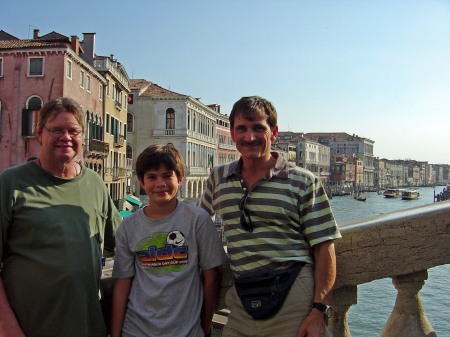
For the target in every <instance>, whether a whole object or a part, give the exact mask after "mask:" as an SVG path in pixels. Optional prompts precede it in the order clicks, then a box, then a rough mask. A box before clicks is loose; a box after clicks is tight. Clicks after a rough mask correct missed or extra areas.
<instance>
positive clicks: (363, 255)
mask: <svg viewBox="0 0 450 337" xmlns="http://www.w3.org/2000/svg"><path fill="white" fill-rule="evenodd" d="M339 229H340V231H341V234H342V239H339V240H336V241H335V247H336V260H337V278H336V283H335V287H334V290H333V298H332V303H331V305H332V307H333V316H332V317H331V319H330V321H329V327H330V329H331V330H332V332H333V336H334V337H351V333H350V330H349V328H348V320H347V317H348V316H347V315H348V311H349V309H350V307H351V306H352V305H354V304H356V303H357V296H358V288H357V287H358V285H359V284H364V283H367V282H371V281H373V280H377V279H382V278H388V277H389V278H392V281H393V283H394V285H395V287H396V289H397V291H398V294H397V299H396V303H395V306H394V308H393V310H392V313H391V316H390V317H389V320H388V322H387V323H386V325H385V326H384V328H383V330H382V332H381V335H380V337H387V336H399V337H400V336H408V337H419V336H421V337H433V336H436V334H435V332H434V330H433V327H432V326H431V324H430V322H429V321H428V319H427V317H426V315H425V311H424V309H423V306H422V302H421V299H420V294H419V292H420V290H421V289H422V287H423V285H424V284H425V281H426V280H427V278H428V272H427V269H429V268H432V267H436V266H440V265H444V264H448V263H450V244H449V242H450V201H444V202H440V203H435V204H430V205H426V206H421V207H416V208H411V209H407V210H403V211H397V212H392V213H386V214H382V215H377V216H372V217H368V218H362V219H357V220H353V221H348V222H343V223H340V224H339ZM219 270H220V289H219V298H218V301H217V306H216V312H217V313H219V314H221V313H224V311H223V310H222V309H224V308H226V305H225V301H224V298H225V294H226V292H227V291H228V289H229V288H230V287H232V286H233V282H234V281H233V275H232V273H231V270H230V267H229V264H228V263H227V264H224V265H222V266H221V267H220V269H219ZM103 283H104V285H105V288H106V289H107V290H108V288H110V287H111V285H112V280H111V279H110V278H108V277H105V278H104V279H103ZM106 300H108V298H107V299H106ZM442 305H446V304H440V305H439V306H440V307H442ZM221 310H222V311H221ZM108 312H109V311H108ZM220 317H221V318H220ZM106 319H107V317H106ZM215 320H216V321H217V322H221V323H220V324H224V323H225V322H226V317H224V316H222V315H220V316H218V315H215Z"/></svg>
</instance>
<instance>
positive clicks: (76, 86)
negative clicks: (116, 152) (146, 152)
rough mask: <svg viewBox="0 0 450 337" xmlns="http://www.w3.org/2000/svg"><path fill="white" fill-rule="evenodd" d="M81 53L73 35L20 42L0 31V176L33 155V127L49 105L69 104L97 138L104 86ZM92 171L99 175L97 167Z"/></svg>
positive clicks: (36, 146)
mask: <svg viewBox="0 0 450 337" xmlns="http://www.w3.org/2000/svg"><path fill="white" fill-rule="evenodd" d="M83 52H84V51H83V48H82V47H81V45H80V41H79V38H78V37H77V36H76V35H73V36H71V37H67V36H64V35H61V34H59V33H56V32H51V33H49V34H46V35H43V36H39V30H38V29H35V30H34V32H33V38H32V39H27V40H21V39H19V38H17V37H14V36H12V35H10V34H8V33H6V32H4V31H0V117H1V119H0V157H1V158H2V160H1V161H0V171H2V170H4V169H5V168H8V167H11V166H15V165H18V164H21V163H24V162H25V161H26V159H27V158H28V157H31V156H38V155H39V153H40V148H41V145H40V144H39V142H38V140H37V138H36V132H35V131H36V124H37V122H38V116H39V110H40V109H41V107H42V106H43V105H44V104H45V103H47V102H48V101H49V100H51V99H54V98H57V97H63V96H67V97H71V98H73V99H75V100H76V101H77V102H78V103H79V104H80V105H81V107H82V109H83V110H84V112H85V113H86V116H90V118H91V120H93V121H95V123H93V124H95V127H94V126H93V127H92V129H95V131H94V132H100V131H98V130H99V129H100V128H101V125H102V123H103V118H102V116H103V115H102V112H103V106H102V88H103V86H104V85H106V80H105V79H104V77H103V76H102V75H101V74H100V73H99V72H98V71H96V70H95V69H94V68H93V67H92V66H91V65H90V64H89V63H87V62H86V61H84V60H83V58H82V57H81V55H82V54H83ZM100 133H101V132H100ZM96 134H97V133H96ZM86 135H90V133H89V132H87V133H86ZM88 141H89V140H88V139H84V143H86V142H88ZM82 159H83V158H80V160H82ZM92 168H93V169H95V170H96V171H97V172H98V173H99V174H101V172H102V164H101V162H98V164H96V165H93V166H92Z"/></svg>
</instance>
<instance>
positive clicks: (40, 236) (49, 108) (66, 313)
mask: <svg viewBox="0 0 450 337" xmlns="http://www.w3.org/2000/svg"><path fill="white" fill-rule="evenodd" d="M83 121H84V116H83V113H82V111H81V108H80V107H79V105H78V104H77V103H76V102H75V101H74V100H72V99H70V98H57V99H54V100H52V101H49V102H48V103H47V104H45V105H44V107H43V108H42V109H41V111H40V116H39V123H38V127H37V137H38V140H39V142H40V143H41V144H42V148H41V152H40V156H39V157H38V158H37V159H35V160H34V161H30V162H27V163H25V164H22V165H19V166H17V167H13V168H9V169H7V170H4V171H3V172H2V173H1V174H0V211H1V217H0V228H1V236H0V245H1V250H0V261H1V262H2V269H1V274H0V276H1V277H0V336H24V335H26V336H28V337H29V336H77V337H80V336H106V328H105V325H104V322H103V317H102V312H101V307H100V301H99V294H100V276H101V258H102V250H103V249H104V248H108V249H113V247H104V243H103V242H104V240H105V241H106V242H111V240H108V239H110V237H111V236H112V235H113V232H114V231H115V229H116V228H117V226H118V225H119V223H120V220H121V218H120V215H119V213H118V211H117V209H116V208H115V206H114V204H113V202H112V200H111V198H110V197H109V194H108V191H107V189H106V186H105V184H104V183H103V181H102V180H101V178H100V177H99V176H98V174H96V173H95V172H93V171H92V170H89V169H88V168H86V167H82V166H81V165H80V164H79V163H78V160H79V158H80V156H81V153H82V148H83V134H84V122H83ZM105 236H106V237H105Z"/></svg>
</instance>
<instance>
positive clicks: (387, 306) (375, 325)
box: [330, 186, 450, 337]
mask: <svg viewBox="0 0 450 337" xmlns="http://www.w3.org/2000/svg"><path fill="white" fill-rule="evenodd" d="M442 189H443V187H442V186H437V187H436V193H438V192H441V191H442ZM419 192H420V197H419V199H417V200H401V199H400V198H397V199H387V198H385V197H383V196H382V195H378V194H377V193H374V192H368V193H365V195H366V197H367V200H366V202H361V201H356V200H354V199H353V198H352V197H351V196H342V197H334V198H333V199H332V200H330V203H331V207H332V208H333V212H334V214H335V217H336V221H337V222H338V223H340V222H344V221H349V220H353V219H358V218H363V217H367V216H372V215H378V214H382V213H388V212H394V211H398V210H402V209H407V208H412V207H416V206H422V205H426V204H431V203H433V193H434V190H433V188H431V187H424V188H419ZM411 253H412V254H413V253H414V252H411ZM449 278H450V265H444V266H439V267H436V268H432V269H429V270H428V280H427V281H426V282H425V285H424V287H423V288H422V291H421V292H420V296H421V298H422V302H423V306H424V308H425V313H426V314H427V317H428V320H429V321H430V323H431V325H432V326H433V328H434V329H435V332H436V334H437V336H449V335H450V319H449V314H450V306H449V303H450V295H449V291H448V280H449ZM396 296H397V290H396V289H395V287H394V285H393V284H392V280H391V279H390V278H387V279H382V280H376V281H373V282H370V283H367V284H362V285H359V286H358V304H357V305H354V306H352V307H351V308H350V311H349V315H348V319H349V328H350V332H351V334H352V337H372V336H379V335H380V332H381V330H382V329H383V327H384V325H385V323H386V322H387V320H388V318H389V315H390V314H391V311H392V308H393V307H394V304H395V299H396Z"/></svg>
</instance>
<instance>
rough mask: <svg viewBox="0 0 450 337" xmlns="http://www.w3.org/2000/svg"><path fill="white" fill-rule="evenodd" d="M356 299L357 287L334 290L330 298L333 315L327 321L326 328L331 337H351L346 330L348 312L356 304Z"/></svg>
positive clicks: (347, 329)
mask: <svg viewBox="0 0 450 337" xmlns="http://www.w3.org/2000/svg"><path fill="white" fill-rule="evenodd" d="M357 298H358V288H357V286H345V287H342V288H338V289H334V290H333V296H332V298H331V307H332V310H333V314H332V316H331V318H330V319H329V321H328V327H329V328H330V330H331V332H332V333H333V337H351V336H352V335H351V334H350V330H349V328H348V311H349V310H350V307H351V306H352V305H354V304H356V303H357V302H358V301H357Z"/></svg>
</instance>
